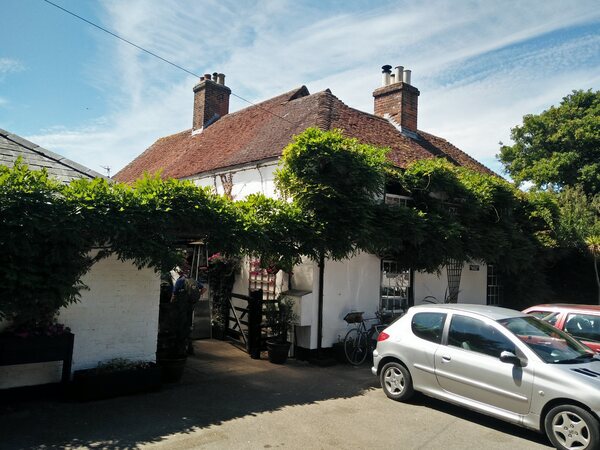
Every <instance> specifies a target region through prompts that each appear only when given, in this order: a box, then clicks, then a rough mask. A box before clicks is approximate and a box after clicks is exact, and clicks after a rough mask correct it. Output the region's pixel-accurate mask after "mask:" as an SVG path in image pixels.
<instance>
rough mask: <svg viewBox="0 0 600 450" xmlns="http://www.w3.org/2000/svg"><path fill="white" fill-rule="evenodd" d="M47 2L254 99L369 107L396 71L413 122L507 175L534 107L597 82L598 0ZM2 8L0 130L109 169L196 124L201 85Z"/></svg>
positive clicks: (38, 17)
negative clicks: (410, 100) (511, 152)
mask: <svg viewBox="0 0 600 450" xmlns="http://www.w3.org/2000/svg"><path fill="white" fill-rule="evenodd" d="M53 1H54V2H55V3H57V4H59V5H60V6H62V7H64V8H66V9H68V10H70V11H72V12H74V13H76V14H78V15H80V16H82V17H84V18H86V19H88V20H90V21H92V22H94V23H97V24H98V25H100V26H102V27H104V28H107V29H109V30H110V31H112V32H114V33H116V34H118V35H120V36H122V37H124V38H126V39H128V40H130V41H132V42H134V43H135V44H137V45H139V46H141V47H144V48H146V49H148V50H150V51H152V52H154V53H156V54H158V55H160V56H162V57H164V58H166V59H169V60H171V61H173V62H174V63H176V64H178V65H180V66H182V67H184V68H185V69H187V70H189V71H190V72H192V73H195V74H198V75H202V74H204V73H213V72H221V73H224V74H225V75H226V79H225V82H226V85H227V86H229V87H230V88H231V89H232V92H233V94H235V95H237V96H239V97H242V98H243V99H245V100H248V101H250V102H252V103H258V102H260V101H263V100H266V99H268V98H270V97H273V96H275V95H278V94H280V93H283V92H287V91H289V90H292V89H294V88H296V87H299V86H302V85H305V86H307V87H308V89H309V91H310V92H311V93H314V92H318V91H321V90H324V89H327V88H329V89H330V90H331V91H332V92H333V94H334V95H336V96H337V97H338V98H339V99H340V100H342V101H343V102H344V103H346V104H347V105H349V106H351V107H354V108H357V109H360V110H363V111H367V112H373V97H372V93H373V90H374V89H376V88H377V87H379V86H380V85H381V66H382V65H384V64H390V65H392V66H397V65H402V66H404V67H405V68H406V69H410V70H412V84H413V85H414V86H415V87H417V88H418V89H419V90H420V93H421V94H420V97H419V117H418V122H419V129H421V130H424V131H427V132H429V133H432V134H435V135H437V136H441V137H443V138H445V139H446V140H448V141H450V142H451V143H453V144H454V145H456V146H458V147H459V148H461V149H462V150H464V151H466V152H467V153H469V154H470V155H471V156H473V157H474V158H476V159H478V160H479V161H481V162H483V163H484V164H486V165H487V166H488V167H490V168H492V169H494V170H495V171H497V172H498V173H502V166H501V164H500V163H499V162H498V161H497V159H496V155H497V153H498V152H499V148H500V145H499V142H504V143H510V129H511V128H513V127H514V126H516V125H519V124H520V123H522V118H523V116H524V115H525V114H538V113H540V112H542V111H544V110H546V109H547V108H549V107H550V106H551V105H557V104H558V103H559V102H560V101H561V99H562V98H563V97H564V96H566V95H568V94H569V93H571V92H572V91H573V90H574V89H592V90H599V89H600V5H599V3H598V1H597V0H589V1H588V0H560V1H558V0H535V1H534V0H514V1H512V0H503V1H495V0H481V1H476V0H444V1H442V0H418V1H417V0H411V1H404V0H395V1H386V0H379V1H366V0H363V1H353V0H343V1H335V0H331V1H322V0H315V1H308V0H307V1H303V0H272V1H270V0H256V1H251V0H185V1H184V0H53ZM1 5H2V16H3V20H2V26H1V27H0V128H3V129H5V130H7V131H9V132H11V133H14V134H18V135H20V136H23V137H25V138H27V139H29V140H31V141H33V142H35V143H36V144H38V145H40V146H42V147H45V148H47V149H49V150H52V151H54V152H56V153H59V154H61V155H63V156H65V157H67V158H69V159H72V160H73V161H76V162H78V163H80V164H83V165H85V166H87V167H89V168H91V169H93V170H96V171H98V172H101V173H104V174H106V170H105V169H104V168H105V167H110V173H111V175H113V174H115V173H116V172H117V171H118V170H119V169H121V168H123V167H124V166H125V165H126V164H127V163H128V162H130V161H131V160H132V159H134V158H135V157H136V156H138V155H139V154H140V153H142V152H143V151H144V150H145V149H146V148H147V147H149V146H150V145H152V143H153V142H154V141H156V140H157V139H158V138H160V137H162V136H166V135H169V134H173V133H176V132H179V131H182V130H186V129H189V128H191V123H192V104H193V92H192V88H193V86H194V85H195V84H196V83H197V82H198V78H196V77H194V76H192V75H190V74H188V73H186V72H184V71H182V70H180V69H177V68H174V67H172V66H170V65H168V64H166V63H164V62H162V61H160V60H159V59H156V58H153V57H151V56H150V55H148V54H146V53H143V52H141V51H139V50H138V49H136V48H134V47H131V46H129V45H127V44H125V43H123V42H121V41H119V40H118V39H116V38H114V37H112V36H110V35H108V34H106V33H104V32H102V31H100V30H98V29H96V28H94V27H92V26H90V25H88V24H86V23H85V22H82V21H80V20H78V19H75V18H74V17H72V16H70V15H68V14H66V13H64V12H62V11H60V10H59V9H57V8H55V7H53V6H51V5H49V4H48V3H46V2H44V1H43V0H2V2H1ZM247 106H249V104H248V103H246V102H245V101H242V100H240V99H239V98H238V97H234V96H232V98H231V104H230V112H233V111H237V110H239V109H242V108H245V107H247Z"/></svg>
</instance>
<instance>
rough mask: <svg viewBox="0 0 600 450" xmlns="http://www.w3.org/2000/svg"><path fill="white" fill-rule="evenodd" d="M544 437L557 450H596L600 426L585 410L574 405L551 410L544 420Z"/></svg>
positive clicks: (598, 444) (598, 443)
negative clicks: (546, 437) (545, 436)
mask: <svg viewBox="0 0 600 450" xmlns="http://www.w3.org/2000/svg"><path fill="white" fill-rule="evenodd" d="M544 426H545V429H546V435H547V436H548V439H550V441H551V442H552V444H553V445H554V446H555V447H556V448H557V449H559V450H575V449H577V450H598V448H600V425H599V424H598V420H597V419H596V418H595V417H594V416H593V415H592V414H590V413H589V412H587V411H586V410H585V409H583V408H580V407H579V406H575V405H560V406H556V407H554V408H552V409H551V410H550V411H549V412H548V414H546V418H545V419H544Z"/></svg>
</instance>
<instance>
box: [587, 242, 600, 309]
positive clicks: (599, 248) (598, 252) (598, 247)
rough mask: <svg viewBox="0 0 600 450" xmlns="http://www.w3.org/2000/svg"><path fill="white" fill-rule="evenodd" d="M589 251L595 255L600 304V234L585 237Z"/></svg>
mask: <svg viewBox="0 0 600 450" xmlns="http://www.w3.org/2000/svg"><path fill="white" fill-rule="evenodd" d="M585 243H586V245H587V248H588V250H589V252H590V253H591V254H592V256H593V257H594V273H595V274H596V285H597V286H598V304H599V305H600V276H599V275H598V258H600V235H598V234H594V235H590V236H588V237H587V238H586V239H585Z"/></svg>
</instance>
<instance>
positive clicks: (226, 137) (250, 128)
mask: <svg viewBox="0 0 600 450" xmlns="http://www.w3.org/2000/svg"><path fill="white" fill-rule="evenodd" d="M314 126H316V127H319V128H321V129H323V130H331V129H335V128H337V129H341V130H342V131H343V132H344V135H346V136H348V137H353V138H357V139H358V140H360V141H361V142H364V143H367V144H371V145H376V146H379V147H389V148H390V149H391V151H390V153H389V159H390V161H391V162H392V163H393V164H395V165H397V166H398V167H406V166H407V165H408V164H409V163H411V162H414V161H417V160H420V159H426V158H434V157H444V158H447V159H448V160H450V161H451V162H453V163H455V164H457V165H461V166H465V167H468V168H471V169H474V170H476V171H479V172H482V173H486V174H494V172H492V171H491V170H490V169H488V168H487V167H485V166H484V165H482V164H481V163H479V162H478V161H476V160H475V159H473V158H471V157H470V156H469V155H467V154H466V153H464V152H463V151H461V150H459V149H458V148H456V147H455V146H453V145H452V144H450V143H449V142H447V141H446V140H444V139H442V138H439V137H436V136H433V135H431V134H429V133H425V132H422V131H419V132H418V136H419V137H418V138H416V139H415V138H412V137H409V136H407V135H406V134H403V133H401V132H400V131H399V130H398V129H397V128H396V127H395V126H394V125H393V124H392V123H390V122H389V121H388V120H387V119H384V118H381V117H378V116H375V115H373V114H369V113H366V112H364V111H359V110H357V109H354V108H351V107H349V106H347V105H346V104H344V103H343V102H342V101H341V100H339V99H338V98H337V97H336V96H334V95H333V94H332V93H331V91H329V90H328V89H327V90H325V91H321V92H317V93H315V94H310V93H309V92H308V89H307V88H306V87H305V86H302V87H300V88H297V89H294V90H292V91H289V92H286V93H284V94H281V95H279V96H277V97H274V98H271V99H269V100H266V101H264V102H262V103H259V104H257V105H253V106H250V107H248V108H245V109H242V110H240V111H237V112H235V113H231V114H227V115H226V116H224V117H222V118H220V119H219V120H217V121H216V122H214V123H213V124H211V125H210V126H208V127H206V128H205V129H204V130H202V132H201V133H198V134H194V135H193V134H192V131H191V129H189V130H185V131H182V132H180V133H177V134H173V135H171V136H166V137H163V138H160V139H159V140H157V141H156V142H155V143H154V144H153V145H152V146H150V147H149V148H148V149H147V150H146V151H145V152H143V153H142V154H141V155H140V156H138V157H137V158H136V159H134V160H133V161H132V162H131V163H129V164H128V165H127V166H126V167H124V168H123V169H122V170H121V171H120V172H119V173H117V174H116V175H115V176H114V179H115V180H117V181H121V182H132V181H135V180H136V179H138V178H139V177H141V176H142V175H143V174H144V172H148V173H156V172H158V171H162V176H163V177H164V178H169V177H172V178H187V177H192V176H195V175H198V174H203V173H210V172H217V171H221V170H224V169H227V168H229V167H235V166H241V165H247V164H252V163H259V162H261V161H265V160H270V159H272V160H274V159H277V158H279V157H280V156H281V153H282V151H283V149H284V148H285V147H286V146H287V144H289V142H290V141H291V140H292V138H293V136H294V135H296V134H300V133H301V132H303V131H304V130H305V129H306V128H308V127H314Z"/></svg>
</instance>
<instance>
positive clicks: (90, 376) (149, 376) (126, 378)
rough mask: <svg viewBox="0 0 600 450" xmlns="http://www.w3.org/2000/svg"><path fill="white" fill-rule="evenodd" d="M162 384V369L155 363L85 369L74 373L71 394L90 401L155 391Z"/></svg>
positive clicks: (77, 398) (73, 396) (76, 397)
mask: <svg viewBox="0 0 600 450" xmlns="http://www.w3.org/2000/svg"><path fill="white" fill-rule="evenodd" d="M160 385H161V380H160V369H159V368H158V367H157V366H156V364H154V363H152V364H151V365H150V367H145V368H140V369H127V370H118V371H115V372H103V371H98V369H84V370H76V371H75V373H74V374H73V382H72V383H71V388H70V394H71V397H72V398H73V399H75V400H80V401H90V400H100V399H103V398H111V397H118V396H121V395H130V394H138V393H141V392H148V391H153V390H157V389H159V388H160Z"/></svg>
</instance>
